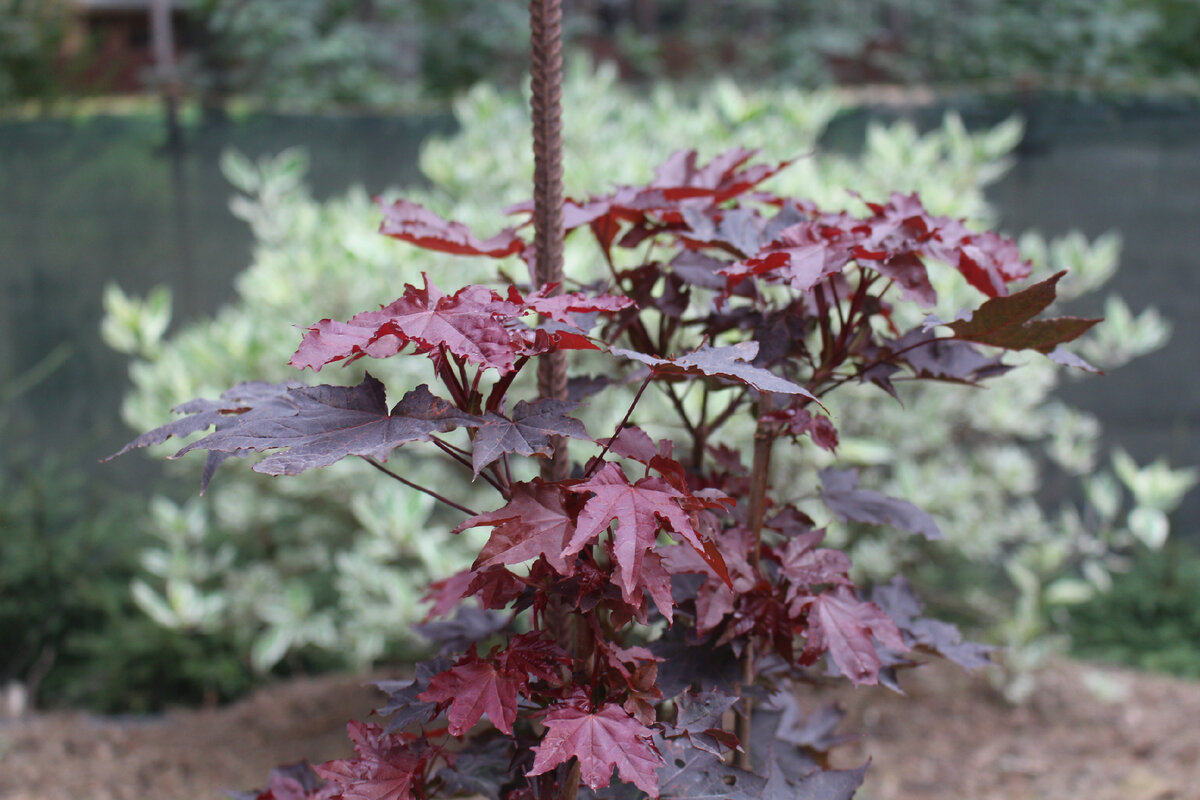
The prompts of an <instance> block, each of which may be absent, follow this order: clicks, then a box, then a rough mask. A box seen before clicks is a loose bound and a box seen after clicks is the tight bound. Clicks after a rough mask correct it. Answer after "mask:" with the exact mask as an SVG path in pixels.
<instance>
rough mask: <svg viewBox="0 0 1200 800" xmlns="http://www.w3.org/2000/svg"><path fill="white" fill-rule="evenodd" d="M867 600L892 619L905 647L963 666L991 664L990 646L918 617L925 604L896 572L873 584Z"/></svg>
mask: <svg viewBox="0 0 1200 800" xmlns="http://www.w3.org/2000/svg"><path fill="white" fill-rule="evenodd" d="M871 601H872V602H874V603H875V604H876V605H878V606H879V607H880V608H882V609H883V610H884V612H885V613H887V615H888V616H889V617H891V618H892V619H893V620H895V622H896V626H897V627H898V628H899V629H900V632H901V633H902V634H904V640H905V643H906V644H908V646H909V647H914V648H916V647H919V648H921V649H923V650H928V651H930V652H933V653H937V654H938V655H941V656H943V657H944V658H947V659H949V660H950V661H953V662H954V663H955V664H958V665H959V666H962V667H964V668H966V669H975V668H977V667H986V666H989V665H990V664H991V663H992V661H991V659H990V657H989V654H990V653H991V652H992V651H994V650H995V648H994V647H989V646H988V645H983V644H976V643H974V642H967V641H963V636H962V633H961V632H960V631H959V630H958V628H957V627H956V626H954V625H951V624H950V623H948V622H942V621H941V620H937V619H929V618H927V617H921V612H922V611H924V609H925V604H924V603H922V602H921V599H920V598H919V597H917V594H916V592H914V591H913V589H912V586H910V585H909V583H908V581H906V580H905V579H904V578H903V577H902V576H900V575H897V576H895V577H894V578H892V580H891V581H890V582H889V583H887V584H884V585H881V586H876V587H875V588H874V589H873V590H872V591H871Z"/></svg>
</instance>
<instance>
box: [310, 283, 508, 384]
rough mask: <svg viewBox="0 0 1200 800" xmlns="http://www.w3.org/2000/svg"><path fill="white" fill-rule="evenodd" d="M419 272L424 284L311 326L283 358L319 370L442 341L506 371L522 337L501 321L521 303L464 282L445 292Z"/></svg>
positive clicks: (426, 348)
mask: <svg viewBox="0 0 1200 800" xmlns="http://www.w3.org/2000/svg"><path fill="white" fill-rule="evenodd" d="M422 277H423V278H424V282H425V285H424V287H422V288H418V287H416V286H413V285H411V284H406V285H405V287H404V294H403V295H401V296H400V297H399V298H397V299H396V300H394V301H392V303H391V304H389V305H387V306H384V307H383V308H382V309H380V310H379V311H364V312H362V313H361V314H355V315H354V316H353V317H352V318H351V319H350V320H349V321H348V322H337V321H335V320H330V319H324V320H321V321H320V322H318V323H317V324H316V325H313V326H311V327H310V328H309V329H308V330H307V331H306V332H305V334H304V338H303V339H302V340H301V342H300V347H299V349H297V350H296V353H295V355H293V356H292V359H291V361H290V362H289V363H290V364H291V365H292V366H294V367H297V368H298V369H304V368H305V367H311V368H312V369H314V370H319V369H320V368H321V367H323V366H325V365H326V364H330V363H332V362H334V361H342V360H350V361H353V360H355V359H358V358H361V357H363V356H370V357H372V358H387V357H389V356H394V355H396V354H397V353H399V352H400V351H401V350H403V349H404V348H405V347H406V346H408V345H409V344H413V345H415V347H416V352H418V353H437V352H439V351H440V348H443V347H444V348H445V349H446V350H447V351H448V352H450V353H452V354H453V355H455V356H458V357H460V358H463V359H465V360H466V361H469V362H471V363H474V364H480V365H482V366H484V367H490V368H492V369H496V370H498V371H499V372H501V373H506V372H509V371H511V370H512V368H513V364H514V361H515V359H516V356H517V353H518V350H519V349H520V348H521V346H522V345H523V344H524V340H523V339H521V338H519V337H518V336H517V335H516V333H515V332H514V331H512V330H510V329H509V328H508V327H506V325H505V322H506V321H508V320H511V319H513V318H515V317H516V316H519V315H520V314H521V313H523V309H521V308H520V307H517V306H515V305H514V304H512V303H510V302H508V301H506V300H505V299H504V298H502V297H501V296H500V295H498V294H496V293H495V292H494V291H492V290H491V289H488V288H486V287H483V286H466V287H464V288H462V289H460V290H459V291H457V292H455V293H454V294H453V295H450V296H447V295H445V294H444V293H443V292H442V291H441V289H439V288H438V287H437V285H436V284H434V283H433V281H432V280H430V278H429V276H428V275H423V276H422Z"/></svg>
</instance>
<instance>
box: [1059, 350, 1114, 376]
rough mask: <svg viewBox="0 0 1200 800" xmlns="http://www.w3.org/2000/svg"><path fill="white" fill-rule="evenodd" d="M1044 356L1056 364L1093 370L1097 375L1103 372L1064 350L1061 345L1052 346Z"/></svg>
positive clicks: (1088, 370)
mask: <svg viewBox="0 0 1200 800" xmlns="http://www.w3.org/2000/svg"><path fill="white" fill-rule="evenodd" d="M1046 357H1047V358H1049V359H1050V360H1051V361H1053V362H1054V363H1056V364H1062V365H1063V366H1064V367H1074V368H1075V369H1081V370H1083V371H1084V372H1095V373H1097V374H1098V375H1103V374H1104V373H1103V371H1101V370H1099V369H1097V368H1096V367H1093V366H1092V365H1091V364H1089V363H1088V362H1086V361H1084V360H1083V359H1082V358H1080V357H1079V356H1077V355H1075V354H1074V353H1072V352H1069V351H1067V350H1064V349H1062V348H1061V347H1056V348H1054V349H1053V350H1051V351H1050V352H1049V353H1047V354H1046Z"/></svg>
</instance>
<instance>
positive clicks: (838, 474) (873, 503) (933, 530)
mask: <svg viewBox="0 0 1200 800" xmlns="http://www.w3.org/2000/svg"><path fill="white" fill-rule="evenodd" d="M821 486H822V488H821V499H822V500H823V501H824V502H825V505H826V506H827V507H828V508H829V510H830V511H832V512H833V513H834V514H836V515H837V516H838V518H839V519H841V520H843V521H845V520H853V521H854V522H865V523H867V524H868V525H891V526H893V527H895V528H899V529H901V530H905V531H909V532H910V533H919V534H921V535H922V536H924V537H925V538H926V539H942V538H945V537H944V536H943V534H942V530H941V528H939V527H938V524H937V523H936V522H935V521H934V519H933V517H931V516H930V515H929V514H928V513H927V512H925V511H922V510H921V509H919V508H917V507H916V506H914V505H913V504H912V503H910V502H908V501H907V500H898V499H896V498H894V497H888V496H887V495H884V494H880V493H879V492H875V491H872V490H870V489H860V488H858V470H854V469H847V470H837V469H824V470H821Z"/></svg>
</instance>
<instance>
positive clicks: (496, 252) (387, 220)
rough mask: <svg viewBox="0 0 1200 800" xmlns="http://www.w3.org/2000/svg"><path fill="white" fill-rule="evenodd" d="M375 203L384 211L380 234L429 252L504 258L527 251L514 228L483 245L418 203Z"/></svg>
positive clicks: (464, 227)
mask: <svg viewBox="0 0 1200 800" xmlns="http://www.w3.org/2000/svg"><path fill="white" fill-rule="evenodd" d="M376 202H377V203H378V204H379V207H380V210H382V211H383V222H382V223H381V224H380V227H379V232H380V233H382V234H384V235H385V236H391V237H392V238H394V239H401V240H403V241H406V242H409V243H411V244H415V245H417V246H418V247H423V248H425V249H426V250H439V251H441V252H443V253H454V254H455V255H468V256H491V257H492V258H504V257H506V256H511V255H517V254H520V253H522V252H524V250H525V248H526V243H525V240H524V239H522V238H521V237H520V236H518V235H517V234H516V231H515V230H514V229H512V228H505V229H504V230H502V231H501V232H500V233H498V234H496V235H495V236H492V237H490V238H488V239H484V240H482V241H481V240H479V239H477V238H475V235H474V234H473V233H471V231H470V229H469V228H467V226H466V225H463V224H462V223H461V222H452V221H449V220H445V219H443V218H442V217H440V216H438V215H437V214H435V213H433V212H432V211H429V210H428V209H426V208H424V207H422V206H420V205H418V204H417V203H413V202H410V201H408V200H403V199H402V200H396V201H395V202H393V203H385V202H384V201H382V200H379V199H376Z"/></svg>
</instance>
